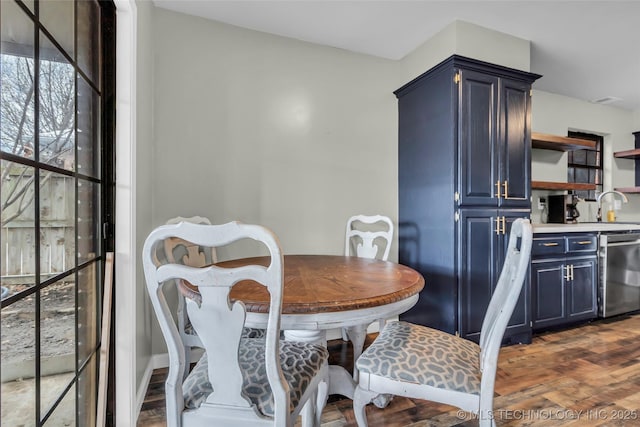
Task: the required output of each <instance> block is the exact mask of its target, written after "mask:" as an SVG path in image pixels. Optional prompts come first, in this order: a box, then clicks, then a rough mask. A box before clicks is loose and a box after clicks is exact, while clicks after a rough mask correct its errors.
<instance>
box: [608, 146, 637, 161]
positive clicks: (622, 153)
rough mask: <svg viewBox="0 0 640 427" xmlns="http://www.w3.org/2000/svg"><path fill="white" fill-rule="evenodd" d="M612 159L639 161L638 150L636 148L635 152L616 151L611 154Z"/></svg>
mask: <svg viewBox="0 0 640 427" xmlns="http://www.w3.org/2000/svg"><path fill="white" fill-rule="evenodd" d="M613 157H618V158H621V159H640V149H638V148H636V149H635V150H626V151H616V152H615V153H613Z"/></svg>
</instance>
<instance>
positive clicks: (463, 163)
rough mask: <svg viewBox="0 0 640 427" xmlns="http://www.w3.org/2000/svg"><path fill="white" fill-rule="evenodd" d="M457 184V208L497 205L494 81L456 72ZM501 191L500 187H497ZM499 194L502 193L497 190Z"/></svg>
mask: <svg viewBox="0 0 640 427" xmlns="http://www.w3.org/2000/svg"><path fill="white" fill-rule="evenodd" d="M460 77H461V80H460V83H459V84H460V85H461V86H460V98H459V105H458V112H459V115H458V152H459V163H458V185H459V192H460V206H496V207H497V206H498V198H497V197H495V196H496V190H497V188H498V187H497V186H496V183H498V181H499V178H498V173H499V168H498V151H497V150H496V138H497V137H498V135H497V129H496V126H497V113H498V108H497V105H498V100H497V96H498V78H497V77H494V76H491V75H486V74H483V73H478V72H475V71H469V70H460ZM500 189H501V187H500ZM501 191H502V190H501Z"/></svg>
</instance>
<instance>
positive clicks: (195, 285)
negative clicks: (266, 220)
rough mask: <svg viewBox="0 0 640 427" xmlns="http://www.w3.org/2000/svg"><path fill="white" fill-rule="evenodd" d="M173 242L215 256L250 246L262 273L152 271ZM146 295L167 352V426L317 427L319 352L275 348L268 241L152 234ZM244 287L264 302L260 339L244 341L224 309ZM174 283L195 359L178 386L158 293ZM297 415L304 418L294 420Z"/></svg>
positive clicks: (179, 374) (177, 354)
mask: <svg viewBox="0 0 640 427" xmlns="http://www.w3.org/2000/svg"><path fill="white" fill-rule="evenodd" d="M167 239H179V240H181V241H185V242H190V243H191V244H193V245H195V246H198V247H211V248H219V247H221V246H225V245H229V244H232V243H233V242H236V241H238V240H244V239H251V240H254V241H256V242H258V243H260V244H262V245H264V247H265V248H266V249H267V251H268V253H269V256H270V264H269V265H268V266H266V267H265V266H262V265H247V266H243V267H236V268H224V267H220V266H218V265H209V266H206V267H192V266H188V265H184V264H182V263H177V262H174V263H165V264H161V265H157V263H156V262H155V259H154V258H155V256H156V255H155V254H156V251H157V246H158V245H163V244H164V242H165V241H166V240H167ZM142 255H143V266H144V273H145V279H146V284H147V290H148V293H149V296H150V299H151V303H152V306H153V309H154V311H155V313H156V316H157V318H158V321H159V324H160V329H161V331H162V334H163V336H164V339H165V341H166V343H167V349H168V353H169V372H168V374H167V380H166V383H165V391H166V393H165V396H166V416H167V426H168V427H180V426H182V427H204V426H209V425H224V426H243V427H244V426H248V425H251V426H254V425H256V426H257V425H275V426H286V427H290V426H293V425H294V423H295V422H296V419H297V417H298V415H299V414H301V413H302V415H303V424H304V425H319V423H320V414H321V412H322V408H323V406H324V398H318V396H320V395H322V396H323V397H324V396H325V395H324V394H323V393H318V388H319V387H320V385H321V384H324V385H323V388H325V389H326V387H327V384H326V382H327V379H328V364H327V360H328V352H327V349H326V348H325V347H324V346H322V345H318V344H310V343H301V342H289V341H280V317H281V309H282V293H283V287H284V277H283V256H282V251H281V249H280V245H279V242H278V239H277V237H276V236H275V235H274V234H273V233H272V232H271V231H269V230H268V229H266V228H264V227H261V226H258V225H248V224H242V223H238V222H231V223H227V224H223V225H206V224H192V223H189V222H180V223H178V224H175V225H163V226H160V227H158V228H156V229H155V230H153V231H152V232H151V233H150V234H149V236H148V237H147V239H146V241H145V244H144V248H143V253H142ZM246 280H250V281H253V282H255V283H258V284H260V285H263V286H264V287H265V290H266V292H268V294H269V297H270V302H269V312H268V321H267V326H266V333H265V336H264V337H262V338H246V337H244V336H243V328H244V323H245V319H246V310H245V307H244V304H243V303H242V302H241V301H231V300H230V297H229V293H230V291H231V288H232V287H233V286H234V285H235V284H236V283H238V282H240V281H246ZM174 283H177V284H178V287H179V291H180V292H181V293H182V295H184V296H185V298H186V309H187V312H188V315H189V319H190V320H191V323H192V325H193V328H194V330H195V332H196V333H197V336H198V337H199V339H200V341H201V343H202V345H203V347H204V349H205V353H204V354H203V355H202V357H201V358H200V360H199V361H198V363H197V364H196V366H195V367H194V368H193V370H192V371H191V373H190V374H189V375H188V376H187V378H186V379H185V380H184V381H183V373H184V371H185V364H186V361H185V356H184V351H183V346H184V344H183V342H182V337H181V335H180V334H179V333H178V330H177V327H176V323H175V322H174V320H173V318H172V313H171V310H170V309H169V307H168V305H167V301H166V299H165V294H164V292H163V287H164V286H166V285H167V284H174ZM303 408H304V411H303Z"/></svg>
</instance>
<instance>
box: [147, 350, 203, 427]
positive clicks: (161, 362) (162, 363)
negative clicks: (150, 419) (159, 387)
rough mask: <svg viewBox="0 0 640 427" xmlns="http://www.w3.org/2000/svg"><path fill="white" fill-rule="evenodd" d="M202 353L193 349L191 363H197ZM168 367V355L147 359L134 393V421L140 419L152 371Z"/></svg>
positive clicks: (156, 355) (158, 355) (155, 355)
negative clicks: (138, 385)
mask: <svg viewBox="0 0 640 427" xmlns="http://www.w3.org/2000/svg"><path fill="white" fill-rule="evenodd" d="M202 353H203V350H201V349H194V350H193V351H192V352H191V363H194V362H197V361H198V360H199V359H200V357H201V356H202ZM168 366H169V353H162V354H154V355H152V356H151V357H150V358H149V362H148V363H147V367H146V368H145V370H144V375H142V380H141V381H140V387H139V388H138V391H137V393H136V419H138V417H140V411H141V410H142V404H143V403H144V398H145V396H146V395H147V390H148V389H149V383H150V382H151V376H152V375H153V371H154V370H155V369H160V368H167V367H168Z"/></svg>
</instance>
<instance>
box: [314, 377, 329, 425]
mask: <svg viewBox="0 0 640 427" xmlns="http://www.w3.org/2000/svg"><path fill="white" fill-rule="evenodd" d="M328 397H329V368H328V366H327V371H326V374H325V379H324V380H323V381H321V382H320V384H318V390H317V391H316V425H317V426H319V425H320V424H321V420H322V411H323V410H324V407H325V406H326V404H327V398H328Z"/></svg>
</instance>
